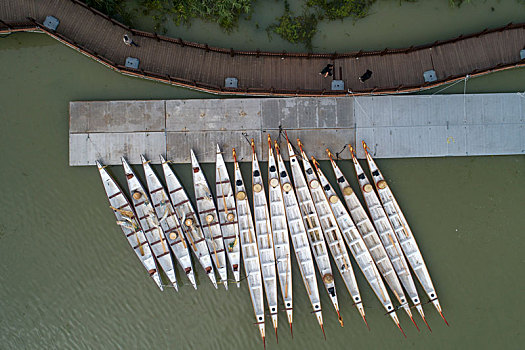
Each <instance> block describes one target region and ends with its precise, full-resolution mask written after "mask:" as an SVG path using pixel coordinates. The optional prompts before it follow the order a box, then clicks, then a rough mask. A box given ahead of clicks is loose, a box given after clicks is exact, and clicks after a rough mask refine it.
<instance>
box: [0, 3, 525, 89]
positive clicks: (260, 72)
mask: <svg viewBox="0 0 525 350" xmlns="http://www.w3.org/2000/svg"><path fill="white" fill-rule="evenodd" d="M18 31H38V32H44V33H46V34H48V35H50V36H51V37H53V38H55V39H57V40H59V41H60V42H62V43H64V44H65V45H68V46H70V47H72V48H74V49H75V50H77V51H79V52H81V53H83V54H85V55H87V56H89V57H91V58H93V59H95V60H97V61H98V62H100V63H102V64H104V65H106V66H107V67H109V68H112V69H114V70H116V71H118V72H121V73H124V74H128V75H132V76H136V77H141V78H146V79H152V80H155V81H160V82H164V83H168V84H173V85H177V86H184V87H188V88H191V89H196V90H201V91H206V92H211V93H216V94H230V95H232V94H233V95H258V96H264V95H272V96H347V95H351V94H352V95H355V94H357V95H360V94H392V93H398V92H411V91H419V90H423V89H428V88H432V87H435V86H438V85H441V84H445V83H450V82H454V81H457V80H460V79H463V78H464V77H466V76H471V77H473V76H477V75H482V74H487V73H490V72H493V71H499V70H504V69H510V68H516V67H524V66H525V60H524V59H525V23H521V24H509V25H507V26H505V27H501V28H494V29H484V30H482V31H480V32H478V33H473V34H469V35H465V36H464V35H460V36H459V37H457V38H453V39H447V40H444V41H436V42H434V43H429V44H427V45H421V46H412V47H408V48H394V49H388V48H386V49H384V50H378V51H366V52H365V51H358V52H349V53H337V52H334V53H288V52H264V51H259V50H257V51H239V50H235V49H234V48H216V47H212V46H209V45H207V44H199V43H194V42H188V41H185V40H183V39H180V38H169V37H165V36H161V35H157V34H155V33H147V32H143V31H140V30H135V29H133V28H129V27H127V26H125V25H123V24H122V23H119V22H118V21H116V20H114V19H112V18H109V17H108V16H106V15H105V14H103V13H101V12H99V11H97V10H95V9H93V8H90V7H88V6H86V5H85V4H84V3H83V2H81V1H79V0H2V1H0V34H6V33H15V32H18ZM126 32H129V33H131V34H132V35H133V36H134V37H135V41H137V42H138V43H139V44H140V47H134V46H132V47H128V46H126V45H124V43H123V42H122V36H123V34H124V33H126ZM328 63H331V64H333V65H334V76H333V78H334V79H325V78H323V77H322V76H320V75H319V74H318V73H319V71H320V70H321V69H322V68H323V67H324V66H325V65H327V64H328ZM368 69H369V70H371V71H372V72H373V75H372V77H371V78H370V79H369V80H366V81H365V82H364V83H361V82H360V81H359V80H358V77H359V76H361V75H362V74H363V72H365V71H366V70H368ZM229 78H231V79H229Z"/></svg>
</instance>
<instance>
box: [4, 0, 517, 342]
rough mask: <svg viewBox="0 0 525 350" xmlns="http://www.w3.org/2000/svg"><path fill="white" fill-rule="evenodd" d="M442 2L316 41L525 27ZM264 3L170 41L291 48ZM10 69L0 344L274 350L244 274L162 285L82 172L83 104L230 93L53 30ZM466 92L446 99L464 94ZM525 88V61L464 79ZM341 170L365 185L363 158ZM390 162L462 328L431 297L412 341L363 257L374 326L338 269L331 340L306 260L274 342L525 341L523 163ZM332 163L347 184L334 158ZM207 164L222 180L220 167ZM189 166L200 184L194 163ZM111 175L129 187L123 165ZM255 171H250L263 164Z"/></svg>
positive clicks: (405, 42)
mask: <svg viewBox="0 0 525 350" xmlns="http://www.w3.org/2000/svg"><path fill="white" fill-rule="evenodd" d="M260 2H262V1H260ZM436 3H437V1H420V2H418V3H415V4H403V5H402V6H399V4H398V3H397V2H395V1H390V2H384V1H383V2H379V3H378V4H377V5H375V6H374V8H373V11H372V12H373V14H372V15H371V16H370V17H368V18H366V19H364V20H362V21H359V22H357V23H356V24H355V25H354V24H353V23H352V21H343V22H333V23H327V24H324V23H323V24H322V25H321V27H320V30H321V33H320V34H319V35H318V38H317V39H316V43H314V44H315V45H316V46H317V47H318V48H319V50H321V51H323V50H327V51H332V50H337V51H338V52H342V51H345V50H351V49H359V48H364V49H373V48H383V47H386V46H388V47H395V46H409V45H411V44H418V43H424V42H429V41H433V40H436V39H445V38H448V37H451V36H456V35H458V34H461V33H468V32H472V31H477V30H481V29H483V28H484V27H486V26H499V25H504V24H506V23H508V22H510V21H514V22H523V21H525V7H524V6H523V5H520V4H518V3H517V2H514V1H510V0H509V1H505V2H504V1H501V2H498V1H479V2H476V1H474V3H473V4H471V5H466V6H463V7H462V9H460V10H451V9H449V8H448V7H447V6H446V4H445V5H443V4H441V3H446V1H440V2H439V5H436ZM258 6H260V7H257V8H256V15H257V16H259V15H258V14H259V13H260V17H257V16H255V15H254V18H253V19H252V21H251V22H249V23H251V26H252V27H254V23H261V25H260V27H261V29H260V30H255V29H253V28H252V29H250V30H248V29H246V28H247V27H249V23H248V22H247V23H244V22H242V23H241V30H240V31H239V33H234V34H233V36H232V37H227V36H226V35H220V36H219V37H217V38H213V39H210V38H209V37H208V35H209V32H210V30H212V29H213V30H214V31H215V32H217V30H216V28H215V27H213V26H211V25H209V24H207V25H203V26H200V25H195V26H193V27H192V28H191V29H190V30H188V29H180V28H170V34H171V35H174V36H176V35H177V36H178V35H180V36H182V37H184V38H186V39H188V40H196V41H206V42H208V43H209V44H210V45H215V46H227V47H230V46H231V44H228V42H230V43H231V42H235V41H236V40H238V45H236V46H235V47H236V48H256V46H255V43H257V44H258V45H257V47H260V48H261V49H269V50H282V49H287V50H290V48H291V46H289V45H286V44H285V43H283V42H280V41H279V40H276V39H275V38H274V40H273V41H271V42H268V41H267V39H266V37H265V35H266V34H265V33H264V36H263V35H262V32H264V30H263V29H262V28H263V23H266V22H268V21H269V19H271V18H273V17H274V16H275V15H276V14H278V11H277V10H276V11H275V12H274V13H271V12H270V14H268V13H267V11H266V10H264V9H265V8H273V7H275V6H278V5H275V4H274V3H273V2H269V3H264V4H260V5H258ZM265 6H266V7H265ZM279 6H280V5H279ZM491 7H494V8H495V11H491V9H490V8H491ZM263 10H264V11H263ZM279 11H280V7H279ZM265 21H266V22H265ZM144 26H145V28H146V29H148V28H147V24H144ZM392 28H393V29H392ZM414 28H417V31H416V30H414ZM243 32H245V33H244V34H241V33H243ZM346 32H348V33H350V38H352V40H351V41H350V40H349V39H347V38H346ZM180 33H182V34H180ZM241 36H242V37H243V39H242V40H241ZM357 37H359V38H357ZM231 38H233V40H232V39H231ZM300 49H301V48H300V47H298V48H297V50H300ZM0 63H1V64H0V77H1V78H0V79H1V82H2V84H1V85H0V130H1V137H0V150H1V153H2V156H1V158H0V159H1V162H0V181H1V182H0V183H1V184H2V196H0V208H1V210H0V266H1V269H0V313H1V316H0V349H37V348H38V349H57V348H60V349H146V348H150V349H168V348H169V349H262V344H261V341H260V339H259V334H258V331H257V328H256V326H254V325H253V322H254V317H253V311H252V306H251V302H250V297H249V294H248V288H247V284H246V282H243V283H242V286H241V288H240V289H237V288H235V286H234V285H232V286H231V287H230V290H229V291H225V290H224V288H222V287H219V289H218V290H215V289H214V288H213V286H212V285H211V283H209V281H208V280H207V278H206V277H205V276H204V274H203V273H202V269H201V268H200V266H196V273H197V279H198V283H199V286H198V290H197V291H194V290H193V288H192V287H191V286H190V285H189V283H188V282H187V280H186V279H185V277H184V276H183V275H182V274H181V273H182V271H181V270H180V269H178V275H179V281H180V283H181V284H182V285H181V287H180V291H179V292H178V293H176V292H175V291H173V290H171V289H168V290H166V291H164V292H162V293H161V292H160V291H159V290H158V288H157V287H156V286H155V284H154V283H153V281H152V280H151V279H150V278H149V277H148V276H147V275H146V273H145V271H144V269H143V267H142V266H141V265H140V263H139V262H138V260H137V258H136V257H135V256H134V254H133V253H132V251H131V250H130V248H129V246H128V244H127V242H126V241H125V239H124V237H123V235H122V233H121V231H120V229H119V228H118V227H117V225H115V220H114V216H113V214H112V213H111V210H110V209H109V208H108V203H107V198H106V197H105V194H104V191H103V187H102V184H101V182H100V178H99V175H98V171H97V170H96V169H95V168H94V167H69V166H68V102H69V101H72V100H115V99H169V98H174V99H180V98H214V97H216V96H211V95H206V94H203V93H197V92H194V91H190V90H185V89H181V88H175V87H169V86H166V85H162V84H158V83H153V82H148V81H143V80H140V79H135V78H129V77H125V76H122V75H119V74H117V73H115V72H112V71H110V70H108V69H107V68H105V67H103V66H102V65H100V64H98V63H96V62H94V61H92V60H90V59H88V58H86V57H84V56H82V55H80V54H78V53H76V52H75V51H73V50H71V49H69V48H67V47H65V46H63V45H61V44H60V43H58V42H57V41H55V40H53V39H51V38H49V37H47V36H45V35H41V34H16V35H11V36H8V37H5V38H0ZM464 87H465V86H464V84H458V85H456V86H454V87H451V88H450V89H447V90H445V91H444V92H447V93H448V92H454V93H462V92H463V89H464ZM524 90H525V70H523V69H522V70H511V71H506V72H502V73H497V74H492V75H488V76H484V77H481V78H476V79H472V80H469V82H468V83H467V86H466V91H467V92H468V93H474V92H475V93H483V92H518V91H524ZM435 91H436V90H434V91H433V92H435ZM431 93H432V92H431ZM210 147H211V146H210ZM344 156H346V157H348V156H349V154H344ZM340 164H341V166H342V168H343V171H344V172H345V173H346V174H347V176H348V178H349V179H350V180H351V183H352V185H353V186H354V188H355V189H357V187H356V182H357V181H356V179H355V176H354V175H353V169H352V168H351V164H350V163H349V162H347V161H344V162H341V163H340ZM378 165H379V166H380V168H381V169H382V171H383V173H384V174H385V175H386V177H387V180H388V181H389V183H390V184H391V187H392V189H393V191H394V193H395V194H396V196H397V199H398V201H399V202H400V205H401V206H402V208H403V209H404V212H405V215H406V216H407V218H408V220H409V222H410V223H411V226H412V229H413V231H414V233H415V236H416V239H417V240H418V243H419V246H420V248H421V250H422V252H423V255H424V257H425V260H426V262H427V265H428V266H429V269H430V272H431V275H432V278H433V281H434V284H435V286H436V288H437V292H438V295H439V297H440V301H441V305H442V306H443V309H444V312H445V315H446V317H447V319H448V321H449V323H450V327H447V326H446V325H445V324H444V322H443V321H442V320H441V319H440V317H439V315H438V314H437V312H436V311H435V310H434V309H433V307H432V306H431V305H426V306H425V311H426V313H427V319H428V322H429V324H430V325H431V327H432V329H433V332H432V333H430V332H428V331H427V330H426V328H425V326H424V324H423V322H422V321H421V319H420V318H418V317H417V315H416V316H415V319H416V322H417V323H418V325H419V327H420V328H421V332H419V333H418V332H417V330H416V329H415V327H414V326H413V325H411V323H410V321H409V319H408V317H407V316H406V315H405V314H404V313H402V312H398V315H399V317H400V320H401V324H402V326H403V328H404V330H405V332H406V333H407V336H408V338H407V339H405V338H403V336H402V335H401V334H400V333H399V331H398V330H397V329H396V328H395V326H394V325H393V323H392V322H391V321H390V320H389V318H388V317H387V316H385V315H384V311H383V309H382V307H381V306H380V303H379V302H378V300H377V299H376V298H375V296H374V295H373V293H372V291H371V289H370V287H369V286H368V285H367V284H366V282H365V281H364V278H363V276H362V274H361V272H360V271H358V269H357V268H356V265H355V264H354V271H355V272H356V275H357V278H358V283H359V285H360V289H361V295H362V298H363V300H364V304H365V308H366V311H367V319H368V322H369V324H370V328H371V331H370V332H369V331H368V330H367V329H366V327H365V326H364V324H363V322H362V321H361V319H360V317H359V315H358V313H357V311H356V310H355V308H354V307H353V306H352V304H351V300H350V297H349V295H348V294H347V293H346V291H345V290H344V288H343V286H342V280H341V279H340V277H339V276H338V275H336V276H335V278H336V285H337V286H338V291H339V304H340V307H341V313H342V316H343V318H344V320H345V327H344V328H341V327H340V326H339V323H338V322H337V316H336V313H335V311H334V310H333V308H332V307H331V305H330V302H329V299H328V297H327V294H326V292H325V291H324V290H322V289H321V288H322V286H321V285H320V286H319V288H320V294H321V297H322V299H321V302H322V305H323V306H324V308H323V309H324V313H323V315H324V319H325V329H326V335H327V340H326V341H325V340H324V339H323V336H322V333H321V331H320V329H319V327H318V325H317V322H316V320H315V318H314V317H313V315H312V314H311V313H310V312H311V307H310V304H309V302H308V298H307V295H306V291H305V288H304V286H303V284H302V282H301V280H300V276H299V271H298V268H297V265H296V262H295V261H293V286H294V290H293V293H294V310H295V311H294V339H292V338H291V336H290V332H289V330H288V325H287V322H286V319H285V313H284V312H280V314H279V317H280V319H279V344H278V345H277V344H276V340H275V336H274V335H273V330H272V329H271V324H270V322H267V323H266V325H267V335H268V337H267V348H268V349H277V348H280V349H316V348H331V349H342V348H346V349H348V348H355V349H358V348H369V349H494V348H499V349H520V348H522V347H523V342H524V340H525V337H524V335H523V315H522V314H523V312H524V311H525V308H524V302H523V299H522V298H523V294H524V290H525V280H524V278H523V269H524V260H523V253H522V252H523V249H524V248H525V247H524V242H525V240H524V239H523V237H521V235H522V234H523V227H525V215H523V210H524V209H525V189H524V186H522V184H521V179H523V176H524V173H525V158H524V157H523V156H498V157H458V158H432V159H392V160H379V161H378ZM263 167H265V165H263ZM322 167H323V168H324V169H325V170H326V172H327V174H328V175H329V176H330V179H331V180H333V175H332V172H331V170H330V169H329V166H328V164H326V163H323V164H322ZM203 168H204V171H205V172H206V173H207V174H208V175H209V176H210V177H209V181H210V182H212V183H213V181H214V167H213V164H205V165H204V166H203ZM135 169H136V170H137V171H138V173H139V176H142V175H143V173H142V170H141V169H140V167H138V166H136V167H135ZM230 169H231V168H230ZM156 170H157V173H159V174H161V172H160V169H159V168H158V167H156ZM175 170H176V171H177V173H178V174H179V175H181V177H182V180H183V182H184V184H185V186H186V188H188V189H191V173H190V167H189V166H188V165H182V166H177V167H175ZM111 172H112V173H113V174H114V175H115V176H116V177H117V179H118V180H119V182H120V183H121V184H122V185H124V186H123V187H125V181H124V177H123V172H122V167H112V168H111ZM243 172H244V174H245V177H246V178H248V176H247V175H248V174H249V167H246V166H243ZM263 173H265V171H263ZM142 178H143V177H142ZM520 271H521V272H520ZM318 278H319V276H318ZM423 299H426V297H424V298H423ZM268 321H269V319H268Z"/></svg>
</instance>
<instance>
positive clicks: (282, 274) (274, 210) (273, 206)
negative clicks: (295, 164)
mask: <svg viewBox="0 0 525 350" xmlns="http://www.w3.org/2000/svg"><path fill="white" fill-rule="evenodd" d="M268 182H269V186H268V197H269V202H270V222H271V224H272V234H273V243H274V249H275V261H276V263H277V274H278V275H279V282H280V285H281V294H282V297H283V302H284V309H285V310H286V315H287V317H288V323H289V324H290V332H292V334H293V329H292V323H293V294H292V261H291V256H290V240H289V239H288V223H287V221H286V209H285V208H284V200H283V192H282V188H281V183H280V181H279V172H278V171H277V163H276V161H275V155H274V153H273V146H272V140H271V138H270V135H268Z"/></svg>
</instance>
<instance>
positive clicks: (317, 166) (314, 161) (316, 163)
mask: <svg viewBox="0 0 525 350" xmlns="http://www.w3.org/2000/svg"><path fill="white" fill-rule="evenodd" d="M312 163H313V165H314V167H315V169H316V170H317V169H319V163H318V162H317V159H315V157H314V156H312Z"/></svg>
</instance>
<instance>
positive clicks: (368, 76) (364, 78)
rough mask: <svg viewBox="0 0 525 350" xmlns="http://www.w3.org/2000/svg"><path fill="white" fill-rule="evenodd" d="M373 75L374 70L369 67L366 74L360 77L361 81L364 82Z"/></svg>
mask: <svg viewBox="0 0 525 350" xmlns="http://www.w3.org/2000/svg"><path fill="white" fill-rule="evenodd" d="M371 77H372V71H371V70H370V69H367V70H366V72H365V74H363V75H361V76H360V77H359V81H360V82H362V83H364V82H365V81H367V80H368V79H370V78H371Z"/></svg>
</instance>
